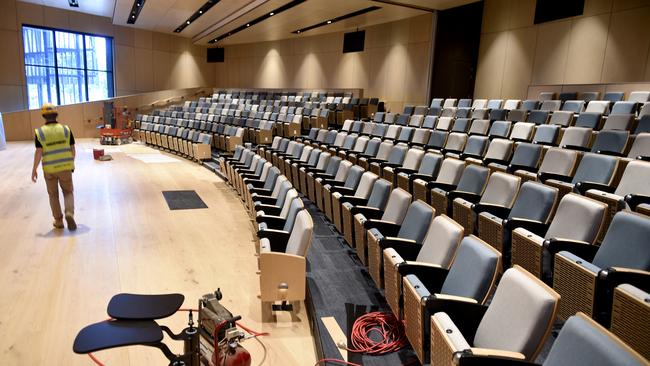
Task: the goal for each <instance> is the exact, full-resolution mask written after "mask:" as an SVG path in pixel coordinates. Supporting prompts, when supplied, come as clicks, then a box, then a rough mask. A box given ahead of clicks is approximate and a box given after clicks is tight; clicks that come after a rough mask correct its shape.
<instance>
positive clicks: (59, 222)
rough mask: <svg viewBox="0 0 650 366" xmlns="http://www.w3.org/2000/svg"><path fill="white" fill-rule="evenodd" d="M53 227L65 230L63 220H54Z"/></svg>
mask: <svg viewBox="0 0 650 366" xmlns="http://www.w3.org/2000/svg"><path fill="white" fill-rule="evenodd" d="M52 226H54V228H55V229H63V219H54V222H53V223H52Z"/></svg>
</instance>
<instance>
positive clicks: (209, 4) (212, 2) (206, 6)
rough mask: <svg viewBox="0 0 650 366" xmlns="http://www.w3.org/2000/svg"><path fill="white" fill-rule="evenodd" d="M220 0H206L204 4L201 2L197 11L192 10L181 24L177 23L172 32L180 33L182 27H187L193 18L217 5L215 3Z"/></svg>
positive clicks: (197, 17) (195, 18)
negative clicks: (192, 12)
mask: <svg viewBox="0 0 650 366" xmlns="http://www.w3.org/2000/svg"><path fill="white" fill-rule="evenodd" d="M219 1H221V0H208V2H206V3H205V4H203V5H202V6H201V7H200V8H199V9H198V10H197V11H195V12H194V14H192V15H191V16H190V17H189V18H187V20H186V21H184V22H183V24H181V25H179V26H178V27H176V29H174V33H180V32H182V31H183V29H185V28H187V26H188V25H190V24H192V23H193V22H194V21H195V20H197V19H199V17H200V16H202V15H203V14H205V13H207V12H208V10H210V8H212V7H213V6H215V5H217V3H218V2H219Z"/></svg>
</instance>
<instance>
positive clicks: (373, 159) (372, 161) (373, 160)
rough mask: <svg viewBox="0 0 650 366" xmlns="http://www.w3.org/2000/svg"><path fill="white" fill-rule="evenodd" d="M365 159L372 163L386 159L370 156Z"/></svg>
mask: <svg viewBox="0 0 650 366" xmlns="http://www.w3.org/2000/svg"><path fill="white" fill-rule="evenodd" d="M366 161H367V162H368V164H372V163H377V164H381V163H383V162H385V161H386V160H384V159H380V158H375V157H372V158H368V159H366Z"/></svg>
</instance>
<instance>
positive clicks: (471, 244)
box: [440, 236, 499, 303]
mask: <svg viewBox="0 0 650 366" xmlns="http://www.w3.org/2000/svg"><path fill="white" fill-rule="evenodd" d="M498 262H499V254H498V253H497V252H496V251H494V250H491V249H490V248H488V247H487V245H486V244H483V243H481V241H480V240H479V239H477V238H476V237H475V236H467V237H465V238H464V239H463V240H462V241H461V243H460V246H459V248H458V250H457V251H456V258H455V259H454V263H453V264H452V266H451V268H450V270H449V273H448V274H447V278H445V282H444V283H443V285H442V288H441V289H440V293H442V294H446V295H454V296H462V297H469V298H472V299H474V300H476V301H477V302H478V303H481V302H482V301H483V299H484V298H485V297H486V296H487V292H488V291H489V290H490V284H491V283H492V279H493V278H494V274H495V272H496V271H497V264H498Z"/></svg>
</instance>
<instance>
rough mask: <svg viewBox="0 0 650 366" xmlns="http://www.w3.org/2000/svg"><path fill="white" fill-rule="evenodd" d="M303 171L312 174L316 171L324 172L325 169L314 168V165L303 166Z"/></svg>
mask: <svg viewBox="0 0 650 366" xmlns="http://www.w3.org/2000/svg"><path fill="white" fill-rule="evenodd" d="M304 169H305V173H312V174H314V175H315V174H318V173H325V169H316V167H308V166H305V167H304Z"/></svg>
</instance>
